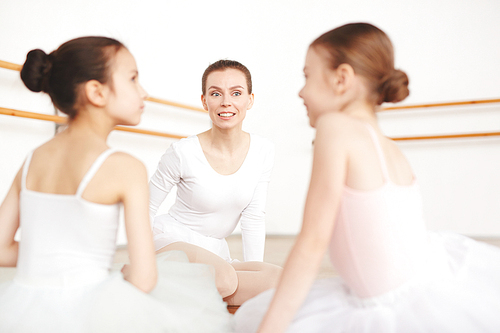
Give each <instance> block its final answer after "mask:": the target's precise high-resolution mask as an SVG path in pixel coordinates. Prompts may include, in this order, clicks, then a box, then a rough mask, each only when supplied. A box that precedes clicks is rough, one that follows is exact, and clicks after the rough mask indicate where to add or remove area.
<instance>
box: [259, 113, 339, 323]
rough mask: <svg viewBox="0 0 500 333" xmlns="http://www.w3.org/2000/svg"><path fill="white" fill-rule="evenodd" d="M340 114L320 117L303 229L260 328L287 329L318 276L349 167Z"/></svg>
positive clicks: (317, 125)
mask: <svg viewBox="0 0 500 333" xmlns="http://www.w3.org/2000/svg"><path fill="white" fill-rule="evenodd" d="M338 118H339V117H338V116H337V115H336V114H326V115H323V116H322V117H321V118H319V119H318V120H317V124H316V129H317V131H316V139H315V147H314V159H313V168H312V175H311V181H310V185H309V191H308V194H307V199H306V205H305V209H304V219H303V224H302V230H301V232H300V234H299V236H298V238H297V241H296V243H295V245H294V246H293V248H292V251H291V253H290V255H289V257H288V259H287V262H286V264H285V267H284V270H283V274H282V276H281V279H280V282H279V284H278V288H277V289H276V293H275V295H274V298H273V300H272V302H271V304H270V307H269V310H268V312H267V314H266V316H265V317H264V319H263V321H262V323H261V326H260V328H259V330H258V332H260V333H265V332H272V333H278V332H284V331H285V330H286V328H287V327H288V326H289V324H290V322H291V321H292V320H293V317H294V315H295V313H296V312H297V310H298V309H299V307H300V306H301V304H302V302H303V301H304V299H305V298H306V296H307V294H308V292H309V289H310V287H311V285H312V283H313V282H314V280H315V278H316V274H317V271H318V269H319V266H320V264H321V260H322V258H323V255H324V253H325V252H326V249H327V247H328V244H329V242H330V239H331V235H332V232H333V228H334V222H335V219H336V215H337V212H338V206H339V202H340V197H341V193H342V190H343V186H344V183H345V175H346V169H347V151H346V148H345V147H346V146H347V141H346V130H345V126H343V124H342V121H340V120H341V119H338Z"/></svg>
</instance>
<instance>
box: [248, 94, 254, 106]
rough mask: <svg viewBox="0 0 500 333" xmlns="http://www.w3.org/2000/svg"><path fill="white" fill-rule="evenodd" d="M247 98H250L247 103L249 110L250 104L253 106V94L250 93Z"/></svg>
mask: <svg viewBox="0 0 500 333" xmlns="http://www.w3.org/2000/svg"><path fill="white" fill-rule="evenodd" d="M248 98H250V102H249V103H248V107H247V110H250V109H251V108H252V106H253V101H254V95H253V93H251V94H250V96H249V97H248Z"/></svg>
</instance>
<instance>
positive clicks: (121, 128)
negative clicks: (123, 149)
mask: <svg viewBox="0 0 500 333" xmlns="http://www.w3.org/2000/svg"><path fill="white" fill-rule="evenodd" d="M0 114H3V115H6V116H14V117H21V118H29V119H37V120H45V121H53V122H55V123H56V124H65V123H66V122H67V120H68V118H67V117H61V116H53V115H50V114H43V113H35V112H27V111H19V110H14V109H7V108H2V107H0ZM115 130H117V131H124V132H132V133H138V134H147V135H154V136H161V137H165V138H172V139H182V138H185V137H186V136H183V135H177V134H170V133H163V132H156V131H150V130H144V129H140V128H134V127H125V126H116V127H115Z"/></svg>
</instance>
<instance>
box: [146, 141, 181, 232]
mask: <svg viewBox="0 0 500 333" xmlns="http://www.w3.org/2000/svg"><path fill="white" fill-rule="evenodd" d="M180 179H181V159H180V157H179V155H178V153H177V151H176V148H175V144H173V145H171V146H170V147H169V148H168V149H167V151H166V152H165V154H163V156H162V157H161V159H160V162H159V163H158V167H157V168H156V171H155V173H154V174H153V176H152V177H151V180H150V181H149V219H150V222H151V224H152V223H153V220H154V217H155V216H156V212H157V211H158V208H159V207H160V205H161V204H162V203H163V201H164V200H165V198H166V197H167V195H168V193H170V191H171V190H172V187H174V186H175V185H176V184H177V183H179V181H180Z"/></svg>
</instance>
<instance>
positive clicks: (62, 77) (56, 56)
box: [21, 37, 124, 119]
mask: <svg viewBox="0 0 500 333" xmlns="http://www.w3.org/2000/svg"><path fill="white" fill-rule="evenodd" d="M122 47H124V46H123V44H122V43H120V42H119V41H117V40H115V39H112V38H108V37H80V38H76V39H72V40H70V41H68V42H66V43H64V44H62V45H61V46H59V48H58V49H57V50H55V51H53V52H51V53H50V54H46V53H45V52H44V51H42V50H40V49H36V50H31V51H30V52H29V53H28V55H27V56H26V61H25V63H24V65H23V68H22V70H21V79H22V80H23V82H24V84H25V85H26V87H27V88H28V89H29V90H31V91H34V92H40V91H43V92H45V93H47V94H49V96H50V98H51V99H52V103H54V106H55V107H56V108H58V109H59V110H61V111H62V112H64V113H66V114H67V115H68V116H69V118H70V119H74V118H75V117H76V115H77V113H78V111H77V108H76V106H77V103H78V101H79V98H80V96H79V95H80V94H79V88H80V85H81V84H82V83H85V82H87V81H90V80H97V81H99V82H101V83H103V84H105V83H108V82H109V81H110V79H111V73H110V67H111V64H112V60H113V59H114V56H115V55H116V53H117V52H118V51H119V50H120V49H121V48H122Z"/></svg>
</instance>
